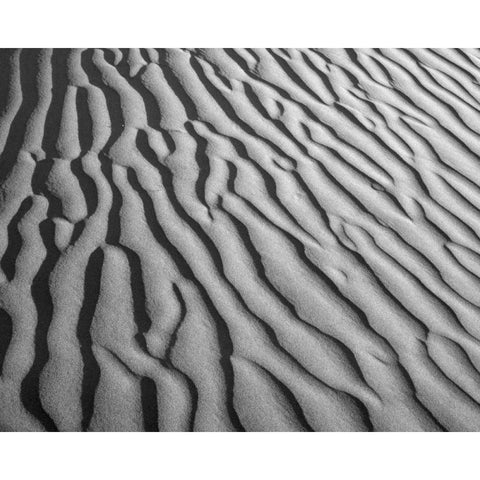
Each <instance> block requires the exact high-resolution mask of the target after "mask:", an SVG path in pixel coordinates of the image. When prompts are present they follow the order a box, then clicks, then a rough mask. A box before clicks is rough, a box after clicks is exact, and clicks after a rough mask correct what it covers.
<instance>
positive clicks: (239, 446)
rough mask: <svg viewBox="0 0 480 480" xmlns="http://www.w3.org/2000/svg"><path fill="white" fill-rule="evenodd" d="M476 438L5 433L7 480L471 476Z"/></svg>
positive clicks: (1, 440) (0, 437) (1, 437)
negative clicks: (10, 479)
mask: <svg viewBox="0 0 480 480" xmlns="http://www.w3.org/2000/svg"><path fill="white" fill-rule="evenodd" d="M478 439H479V438H478V434H468V433H467V434H454V433H438V434H431V433H417V434H408V433H404V434H401V433H367V434H360V433H358V434H356V433H340V434H336V433H326V434H325V433H323V434H320V433H318V434H317V433H310V434H309V433H300V434H295V433H293V434H292V433H287V434H285V433H259V434H253V433H247V434H231V433H230V434H221V433H213V434H202V433H194V434H188V433H177V434H167V433H163V434H162V433H160V434H159V433H156V434H135V433H133V434H118V433H117V434H114V433H100V434H95V433H91V434H69V433H60V434H40V435H38V434H20V433H10V434H0V449H1V450H0V451H1V457H2V459H1V462H2V465H1V472H2V477H3V478H14V479H22V480H23V479H27V478H34V479H35V480H43V479H45V480H47V479H48V480H57V479H58V480H64V479H68V480H77V479H78V480H80V479H81V480H84V479H85V478H87V479H92V480H93V479H103V478H105V479H115V480H121V479H128V480H133V479H140V480H147V479H150V478H166V479H169V480H170V479H183V478H185V479H194V480H198V479H203V478H205V479H209V480H215V479H222V480H237V479H238V480H247V479H266V480H267V479H275V480H276V479H288V480H294V479H302V480H304V479H310V478H312V479H322V478H325V479H328V480H337V479H348V480H351V479H353V480H362V479H368V480H377V479H378V480H386V479H388V480H405V479H414V480H415V479H423V478H425V479H433V478H434V479H435V480H439V479H449V480H450V479H452V478H459V479H468V478H477V477H478Z"/></svg>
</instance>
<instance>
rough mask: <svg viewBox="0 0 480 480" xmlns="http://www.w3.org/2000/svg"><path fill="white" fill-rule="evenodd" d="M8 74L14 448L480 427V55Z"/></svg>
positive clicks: (1, 320) (195, 54)
mask: <svg viewBox="0 0 480 480" xmlns="http://www.w3.org/2000/svg"><path fill="white" fill-rule="evenodd" d="M0 71H1V72H2V75H1V76H0V152H1V153H0V430H2V431H143V430H147V431H470V430H473V431H480V406H479V402H480V296H479V292H480V234H479V232H480V160H479V155H480V87H479V79H480V51H477V50H392V49H363V50H328V49H312V50H298V49H253V50H252V49H244V50H236V49H235V50H233V49H226V50H220V49H210V50H209V49H173V50H165V49H159V50H154V49H131V50H124V49H121V50H91V49H87V50H61V49H54V50H28V49H27V50H1V51H0Z"/></svg>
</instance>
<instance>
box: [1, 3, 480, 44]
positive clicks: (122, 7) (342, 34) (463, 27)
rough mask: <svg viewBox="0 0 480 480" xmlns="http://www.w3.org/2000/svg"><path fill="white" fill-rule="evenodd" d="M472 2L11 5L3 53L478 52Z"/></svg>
mask: <svg viewBox="0 0 480 480" xmlns="http://www.w3.org/2000/svg"><path fill="white" fill-rule="evenodd" d="M478 3H479V2H478V1H474V0H455V1H451V0H448V1H447V0H400V1H388V0H364V1H360V0H348V1H347V0H328V1H325V0H288V1H287V0H237V1H231V0H189V1H186V0H169V1H167V2H166V1H165V0H79V1H70V0H41V1H40V0H29V1H26V0H6V1H5V2H3V3H2V6H1V8H0V14H1V17H2V22H1V25H0V46H1V47H98V46H101V47H112V46H115V47H119V46H121V47H123V46H133V47H186V46H197V47H238V46H244V47H272V46H276V47H278V46H289V47H313V46H318V47H351V46H357V47H367V46H368V47H378V46H383V47H424V46H434V47H447V46H448V47H474V46H476V44H478V39H479V35H478V23H479V20H478V19H479V18H480V15H479V13H480V8H479V7H478V6H476V5H478Z"/></svg>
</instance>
